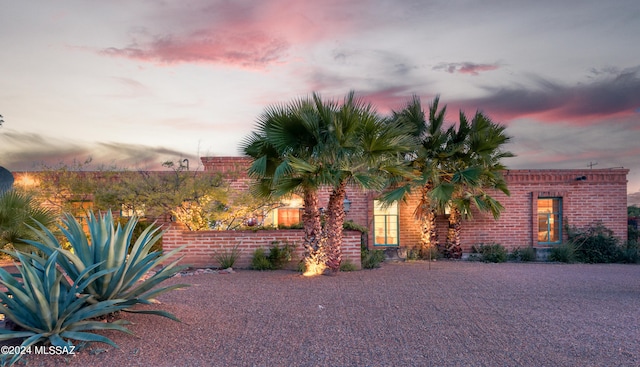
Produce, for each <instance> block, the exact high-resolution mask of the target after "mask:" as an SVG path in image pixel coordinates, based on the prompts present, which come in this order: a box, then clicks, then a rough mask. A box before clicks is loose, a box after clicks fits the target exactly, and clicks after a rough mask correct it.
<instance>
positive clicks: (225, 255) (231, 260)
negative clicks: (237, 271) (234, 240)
mask: <svg viewBox="0 0 640 367" xmlns="http://www.w3.org/2000/svg"><path fill="white" fill-rule="evenodd" d="M239 257H240V250H239V249H238V245H235V246H233V248H232V249H231V250H230V251H224V252H217V251H216V252H214V254H213V258H214V259H215V260H216V261H217V262H218V264H219V265H220V268H222V269H229V268H233V265H234V264H235V263H236V261H237V260H238V258H239Z"/></svg>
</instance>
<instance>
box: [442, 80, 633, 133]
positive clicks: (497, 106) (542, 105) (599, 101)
mask: <svg viewBox="0 0 640 367" xmlns="http://www.w3.org/2000/svg"><path fill="white" fill-rule="evenodd" d="M535 84H536V85H535V86H533V87H524V86H517V87H508V88H499V89H498V88H487V91H488V92H489V94H488V95H487V96H486V97H483V98H478V99H473V100H464V101H457V102H455V103H454V104H455V107H456V108H462V109H465V110H466V111H474V110H475V109H477V108H481V109H482V110H483V111H485V112H487V113H489V114H490V115H491V116H492V117H494V118H497V119H500V120H503V121H510V120H514V119H517V118H525V117H528V118H535V119H536V120H539V121H544V122H558V121H563V122H568V123H571V124H573V125H577V126H590V125H594V124H598V123H600V122H602V121H603V120H604V119H620V120H625V119H630V118H637V116H638V109H639V108H640V101H638V99H637V97H636V96H639V95H640V68H636V69H631V70H626V71H623V72H620V73H619V74H617V75H612V76H609V77H607V78H603V79H600V80H597V81H593V82H591V83H581V84H578V85H574V86H566V85H560V84H557V83H553V82H549V81H547V80H543V79H540V78H538V79H536V80H535Z"/></svg>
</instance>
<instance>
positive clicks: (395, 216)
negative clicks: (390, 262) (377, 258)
mask: <svg viewBox="0 0 640 367" xmlns="http://www.w3.org/2000/svg"><path fill="white" fill-rule="evenodd" d="M379 203H380V201H379V200H374V201H373V246H375V247H399V246H400V215H399V208H398V203H394V204H392V206H393V209H392V210H393V211H394V212H393V213H390V209H391V207H389V208H387V209H386V210H385V212H384V213H376V211H377V208H378V207H380V204H379ZM378 218H382V221H381V222H380V221H379V220H377V219H378ZM391 221H393V222H395V231H396V235H395V241H394V242H389V238H394V237H391V236H389V229H388V228H389V224H390V223H392V222H391ZM379 223H383V225H384V227H383V232H384V236H383V237H384V243H378V241H377V238H378V237H380V236H378V235H377V230H378V224H379Z"/></svg>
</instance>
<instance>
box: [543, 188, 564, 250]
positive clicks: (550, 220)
mask: <svg viewBox="0 0 640 367" xmlns="http://www.w3.org/2000/svg"><path fill="white" fill-rule="evenodd" d="M561 242H562V198H538V243H540V244H544V245H551V244H558V243H561Z"/></svg>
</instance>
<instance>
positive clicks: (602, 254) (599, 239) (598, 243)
mask: <svg viewBox="0 0 640 367" xmlns="http://www.w3.org/2000/svg"><path fill="white" fill-rule="evenodd" d="M568 235H569V242H571V243H572V244H573V246H574V248H575V250H576V253H575V255H576V260H577V261H580V262H584V263H613V262H618V261H621V260H622V259H623V251H622V248H621V247H620V244H619V241H618V239H617V238H615V237H614V236H613V231H612V230H610V229H608V228H607V227H605V226H604V225H603V224H602V223H597V224H595V225H592V226H590V227H589V228H587V229H586V230H582V231H578V230H576V229H575V228H570V229H569V231H568Z"/></svg>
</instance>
